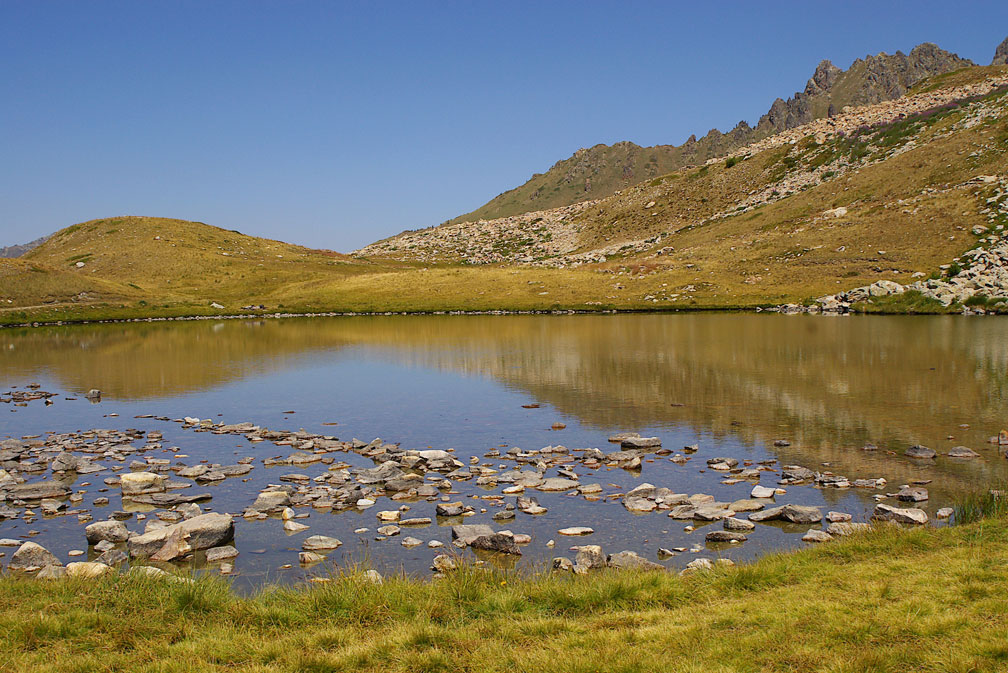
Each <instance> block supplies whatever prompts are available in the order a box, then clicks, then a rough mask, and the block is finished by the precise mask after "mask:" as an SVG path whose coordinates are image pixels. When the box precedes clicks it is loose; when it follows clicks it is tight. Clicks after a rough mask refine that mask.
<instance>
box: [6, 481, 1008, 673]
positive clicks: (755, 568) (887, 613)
mask: <svg viewBox="0 0 1008 673" xmlns="http://www.w3.org/2000/svg"><path fill="white" fill-rule="evenodd" d="M1002 510H1003V508H1002ZM960 514H961V516H962V517H963V518H964V519H965V520H971V521H970V522H969V523H966V524H964V525H960V526H955V527H949V528H943V529H932V528H919V529H913V530H903V529H898V528H895V527H888V526H886V527H881V528H880V529H877V530H875V531H872V532H869V533H866V534H861V535H857V536H854V537H851V538H848V539H844V540H840V541H836V542H833V543H828V544H825V545H822V546H819V547H816V548H811V549H805V550H802V551H799V552H794V553H782V554H774V555H769V556H766V557H764V558H762V559H760V560H759V561H757V562H755V563H752V564H748V565H744V566H739V567H735V568H719V569H717V570H714V571H707V572H702V573H697V574H694V575H691V576H688V577H678V576H675V575H671V574H665V573H633V572H606V573H601V574H595V575H591V576H587V577H577V576H570V575H567V576H559V575H543V576H538V577H525V578H523V577H518V576H515V575H509V574H499V573H496V572H492V571H483V570H479V569H475V568H468V569H465V570H463V571H460V572H458V573H456V574H454V575H452V576H450V577H448V578H445V579H443V580H439V581H432V582H418V581H416V580H409V579H405V578H386V580H385V582H384V583H383V584H381V585H375V584H371V583H369V582H367V581H365V580H363V579H362V578H360V577H356V576H346V577H338V578H335V579H334V580H333V581H332V582H330V583H328V584H324V585H317V586H313V587H311V588H304V587H302V588H297V587H295V588H281V587H270V588H267V589H265V590H263V591H262V592H261V593H259V594H257V595H254V596H252V597H239V596H237V595H236V594H234V593H233V592H232V591H231V589H230V587H229V586H228V585H227V583H226V582H224V581H223V580H217V579H203V580H200V581H197V582H196V583H194V584H192V585H188V584H183V583H172V582H166V581H156V580H150V579H142V578H136V577H132V576H125V575H123V576H118V577H111V578H107V579H102V580H92V581H80V580H73V581H61V582H56V583H44V582H39V581H34V580H28V579H18V578H14V577H4V578H2V579H0V670H3V671H10V672H15V671H88V672H93V671H186V672H189V671H224V670H228V671H232V670H249V671H357V670H360V671H383V672H384V671H463V670H465V671H541V670H550V671H556V670H563V671H586V672H587V671H599V670H605V671H612V672H621V671H643V670H661V671H810V670H829V671H964V672H965V671H993V670H1006V669H1008V641H1006V640H1005V638H1004V634H1005V633H1006V632H1008V603H1006V602H1005V601H1004V596H1005V592H1006V591H1008V526H1006V524H1008V519H1006V518H1005V514H1004V512H1003V511H1001V512H1000V513H992V512H991V511H990V507H989V502H986V501H983V500H974V501H971V502H970V503H967V505H966V506H965V507H964V508H963V509H961V510H960Z"/></svg>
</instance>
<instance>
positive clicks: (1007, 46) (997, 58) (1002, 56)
mask: <svg viewBox="0 0 1008 673" xmlns="http://www.w3.org/2000/svg"><path fill="white" fill-rule="evenodd" d="M991 65H1008V37H1006V38H1005V40H1004V42H1002V43H1001V44H999V45H998V47H997V49H995V50H994V60H993V61H991Z"/></svg>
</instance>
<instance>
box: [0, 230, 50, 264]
mask: <svg viewBox="0 0 1008 673" xmlns="http://www.w3.org/2000/svg"><path fill="white" fill-rule="evenodd" d="M48 240H49V237H48V236H43V237H42V238H36V239H35V240H34V241H31V242H30V243H22V244H21V245H8V246H7V247H5V248H0V257H3V258H7V259H11V258H14V257H20V256H21V255H24V254H26V253H28V252H31V251H32V250H34V249H35V248H37V247H39V246H40V245H42V244H43V243H45V242H46V241H48Z"/></svg>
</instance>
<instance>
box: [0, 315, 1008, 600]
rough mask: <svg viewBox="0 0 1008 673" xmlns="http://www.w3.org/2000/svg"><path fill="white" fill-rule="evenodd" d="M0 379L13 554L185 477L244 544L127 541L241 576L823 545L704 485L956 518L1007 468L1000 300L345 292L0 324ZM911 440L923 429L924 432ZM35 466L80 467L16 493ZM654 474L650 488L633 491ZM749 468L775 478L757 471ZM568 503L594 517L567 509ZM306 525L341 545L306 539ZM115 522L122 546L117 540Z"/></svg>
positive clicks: (147, 512) (5, 504)
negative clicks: (489, 540) (593, 305)
mask: <svg viewBox="0 0 1008 673" xmlns="http://www.w3.org/2000/svg"><path fill="white" fill-rule="evenodd" d="M0 385H2V391H0V399H2V401H3V402H4V404H2V405H0V440H4V444H3V446H4V447H5V448H4V449H0V469H2V470H4V472H3V473H0V538H6V539H7V544H8V546H7V547H0V552H6V554H5V556H6V559H7V560H9V559H10V557H11V554H12V553H13V551H14V550H15V549H16V547H15V546H12V545H13V544H14V542H15V541H16V542H17V543H20V542H22V541H24V540H32V541H34V542H36V543H38V544H40V545H42V546H44V547H45V548H46V549H48V550H50V551H51V552H52V553H53V554H55V555H56V556H57V557H58V558H59V560H60V561H61V562H62V563H64V564H66V563H68V562H73V561H82V560H94V559H96V558H99V557H100V556H101V554H102V553H103V551H102V550H101V549H96V548H95V545H89V544H88V541H87V540H86V538H85V528H86V526H88V525H90V524H93V523H94V522H98V521H103V520H107V519H110V518H113V516H115V517H116V518H117V519H119V520H121V521H122V522H123V523H124V524H125V526H126V527H127V528H128V530H129V533H130V535H131V536H134V535H140V534H142V533H143V532H144V531H145V530H154V529H156V528H158V527H163V526H170V525H174V524H176V523H177V522H178V521H179V520H181V519H182V518H183V516H186V517H189V516H191V515H192V514H194V513H195V510H194V509H193V507H192V504H184V505H180V503H183V502H184V501H186V500H192V501H195V505H196V506H198V507H199V508H200V509H199V512H203V513H206V512H213V513H227V514H231V515H233V517H234V534H233V541H229V542H227V544H229V545H233V546H234V548H235V550H236V551H237V556H233V557H230V558H226V559H218V560H216V561H208V560H207V555H206V550H205V549H194V550H192V551H191V552H190V553H185V554H180V555H179V557H178V558H177V559H176V560H173V561H165V562H160V563H158V562H154V561H149V560H140V559H137V558H130V559H129V560H128V561H125V564H127V565H128V564H131V563H151V564H155V565H160V566H161V567H162V568H164V569H172V568H174V569H176V570H177V571H178V570H182V571H186V572H190V571H194V572H213V573H220V572H224V573H226V574H228V575H229V576H231V577H233V581H234V583H235V585H236V586H237V587H239V588H243V589H246V590H248V589H254V588H255V587H258V586H262V585H263V584H266V583H270V582H301V581H304V580H306V579H310V578H313V577H314V578H318V577H323V578H324V577H326V576H328V575H329V574H330V573H333V572H339V571H341V570H346V569H348V568H357V567H368V568H373V569H375V570H377V571H378V572H379V573H382V574H388V573H399V572H402V573H407V574H409V575H413V576H417V577H429V576H430V575H431V573H432V571H431V564H432V561H433V559H434V558H435V557H436V556H438V555H440V554H448V555H450V556H453V557H454V556H458V557H461V558H463V559H469V560H470V561H480V562H484V563H495V564H499V565H505V566H508V567H515V568H518V569H529V570H536V569H543V568H548V567H550V564H551V562H552V560H553V559H554V558H556V557H567V558H571V559H573V558H574V556H575V553H576V551H575V550H574V549H573V548H575V547H577V546H579V545H584V544H592V545H600V546H601V547H602V549H603V550H604V551H605V552H606V553H610V554H612V553H616V552H620V551H624V550H628V551H632V552H635V553H636V554H638V555H639V556H640V557H642V558H644V559H647V560H648V561H651V562H654V563H660V564H662V565H664V566H666V567H668V568H669V569H679V568H682V567H684V566H685V565H686V564H688V563H689V562H691V561H693V560H695V559H697V558H709V559H711V560H715V559H718V558H727V559H731V560H733V561H734V562H736V563H737V562H741V561H744V560H746V559H748V558H751V557H754V556H757V555H760V554H765V553H768V552H774V551H780V550H787V549H792V548H797V547H801V546H803V545H806V544H811V543H810V542H805V541H803V540H802V538H803V536H805V535H806V534H807V533H808V531H809V530H810V529H821V530H825V529H826V527H827V526H828V521H826V520H825V519H824V520H823V521H821V522H816V523H812V524H809V523H796V522H792V521H789V520H787V519H781V518H780V517H776V518H771V519H767V520H765V521H761V522H759V523H756V524H755V526H754V527H752V528H751V530H748V531H747V532H745V534H744V538H745V539H744V540H737V541H734V542H714V541H708V540H707V533H709V532H711V531H716V530H724V528H725V526H724V518H725V517H724V515H722V516H713V517H711V518H710V519H707V518H706V517H694V516H692V513H691V512H690V511H689V508H690V507H692V508H693V509H696V510H703V511H705V512H707V511H708V510H710V509H711V508H713V509H715V510H716V509H719V508H720V509H724V510H726V511H727V512H728V515H730V516H734V517H735V518H737V519H746V518H747V517H748V516H749V515H751V514H753V513H755V512H756V511H757V510H762V511H766V510H768V509H772V508H774V507H779V506H781V505H788V504H790V505H800V506H814V507H817V508H819V510H820V511H821V513H822V514H823V516H824V517H825V516H826V515H827V514H828V513H830V512H838V513H842V514H849V515H850V517H851V520H852V521H853V522H855V523H857V522H867V521H870V520H871V518H872V516H873V513H874V512H875V509H876V506H877V505H878V504H880V503H881V504H885V505H889V506H891V507H894V508H908V507H912V508H917V509H920V510H923V511H924V512H926V514H927V516H928V523H927V524H926V525H947V523H948V522H949V519H948V518H945V516H944V513H943V515H942V517H939V515H938V514H939V510H941V509H942V508H946V507H949V506H952V505H954V504H955V503H956V501H957V499H958V498H960V497H961V496H963V495H965V494H967V493H972V492H975V491H978V490H981V489H984V488H992V487H995V486H997V485H999V484H1003V483H1005V482H1006V481H1008V460H1006V459H1005V450H1006V449H1008V446H1003V445H999V444H998V443H997V435H998V433H999V432H1000V431H1001V430H1002V429H1003V428H1005V427H1008V393H1006V391H1008V321H1006V320H1004V319H1000V318H996V317H972V318H966V317H961V316H853V317H823V316H783V315H776V314H754V313H683V314H622V315H501V316H491V315H480V316H451V315H439V316H377V317H362V316H355V317H343V318H305V319H237V320H196V321H169V322H150V323H130V324H96V325H75V326H53V327H38V328H24V329H5V330H0ZM91 390H99V391H100V397H97V396H95V395H93V394H92V396H91V399H89V398H88V397H87V395H88V393H89V391H91ZM621 433H622V434H621ZM632 433H637V435H639V437H640V438H645V439H646V441H635V440H634V439H633V434H632ZM620 436H622V437H623V438H624V440H629V441H624V442H622V445H621V442H620V441H619V437H620ZM992 437H994V441H993V442H992V441H991V438H992ZM376 438H380V439H376ZM651 438H656V439H651ZM611 439H613V440H616V441H610V440H611ZM659 444H660V445H659ZM911 447H927V448H928V449H931V450H932V451H933V454H934V455H933V457H928V456H929V455H930V452H922V451H920V450H917V451H911V452H910V453H911V454H912V455H907V451H908V450H909V449H911ZM959 447H966V448H968V449H970V450H972V452H974V453H975V454H976V455H975V456H970V457H952V456H949V455H948V454H949V453H950V452H952V453H958V454H960V455H966V456H969V454H968V453H965V452H963V451H962V449H961V448H959ZM954 449H955V450H954ZM914 455H918V456H921V455H923V456H924V457H913V456H914ZM797 467H800V468H806V469H805V470H800V469H797ZM376 468H378V469H376ZM78 469H79V471H78ZM130 472H148V473H151V474H154V475H159V476H160V479H157V480H155V481H154V482H153V486H152V487H151V491H152V492H155V493H160V494H161V495H160V496H159V498H160V499H159V498H154V499H151V498H149V497H148V498H143V497H140V498H131V497H127V496H124V495H123V493H122V489H123V487H124V484H123V483H121V479H120V477H121V475H123V474H127V473H130ZM4 473H6V474H4ZM810 474H811V476H809V475H810ZM803 476H804V478H796V477H803ZM39 483H48V484H53V485H55V486H56V488H57V489H58V488H59V487H63V488H65V492H63V493H62V494H60V497H55V498H53V497H50V498H47V499H46V500H45V501H43V502H40V501H39V500H37V499H36V500H32V499H30V498H27V497H19V496H18V495H17V493H25V492H26V491H25V490H24V486H25V485H30V484H39ZM390 484H391V485H390ZM643 484H649V485H651V486H653V487H654V489H648V488H647V487H645V488H642V489H638V490H637V491H636V492H634V491H633V489H635V488H637V487H640V486H641V485H643ZM757 485H760V486H762V487H766V488H767V489H769V490H770V491H771V493H772V495H771V496H770V497H764V498H755V499H754V498H752V497H751V496H752V495H753V489H754V487H755V486H757ZM904 487H909V488H904ZM18 488H20V489H21V490H20V491H18V490H16V489H18ZM553 488H556V489H557V490H553ZM901 490H904V491H905V492H914V493H916V497H915V499H914V500H913V501H911V502H905V501H904V500H906V499H907V498H903V499H902V500H901V498H900V497H899V496H898V495H897V494H898V493H899V492H900V491H901ZM278 491H282V492H283V494H281V495H279V496H277V498H279V499H280V500H281V501H282V502H281V503H280V504H279V505H276V503H277V502H278V501H277V500H276V499H273V500H272V501H271V503H272V505H274V506H271V507H265V506H263V505H262V503H263V502H265V501H266V500H270V498H266V499H265V500H260V493H263V492H267V493H273V494H274V495H275V494H276V493H277V492H278ZM631 492H633V493H635V495H631V497H629V498H628V497H627V494H628V493H631ZM921 492H923V494H924V495H925V496H926V499H920V497H919V496H920V495H921ZM284 494H285V495H286V497H284ZM148 495H149V494H148ZM190 496H191V497H190ZM257 501H258V502H259V503H260V505H259V506H256V503H257ZM457 503H461V506H459V505H458V504H457ZM718 503H720V504H718ZM746 503H748V504H746ZM438 505H441V506H442V507H441V508H440V509H441V512H442V514H444V513H448V514H449V515H441V514H439V513H438V509H439V508H438ZM684 508H686V509H684ZM285 510H286V511H285ZM459 511H461V514H458V513H455V514H452V513H453V512H459ZM183 513H184V514H183ZM732 513H733V514H732ZM285 514H286V520H285ZM670 515H671V516H670ZM756 518H758V517H756ZM838 518H843V517H838ZM460 524H465V525H474V524H483V525H486V526H490V527H491V528H492V530H493V531H494V532H497V531H501V530H508V531H511V532H512V533H513V534H514V536H512V539H513V540H514V542H515V543H516V544H511V545H510V549H511V553H507V552H506V551H505V552H504V553H501V551H499V550H498V551H490V550H484V549H473V548H471V547H467V546H465V545H464V544H462V545H461V546H460V544H461V543H457V544H456V543H453V527H454V526H458V525H460ZM569 527H586V528H590V529H591V530H592V531H593V532H591V533H589V534H584V535H577V536H571V535H564V534H561V533H560V532H559V531H560V530H561V529H565V528H569ZM293 529H297V530H293ZM379 529H381V530H379ZM315 535H322V536H327V537H332V538H337V539H338V540H339V541H340V542H341V544H340V546H339V547H338V548H335V549H326V550H322V551H319V552H318V553H317V556H318V557H321V558H315V557H311V556H308V557H305V556H302V554H301V552H302V551H303V546H304V544H305V540H307V539H308V538H309V537H310V536H315ZM505 537H507V536H506V535H505ZM410 538H412V539H410ZM826 544H828V542H826ZM108 546H109V545H106V547H108ZM115 547H116V549H119V550H121V551H124V552H126V556H129V555H130V554H129V553H128V552H129V546H128V545H127V543H125V542H122V541H120V542H117V543H116V544H115ZM515 550H517V551H520V554H518V553H514V551H515ZM306 559H307V562H303V561H305V560H306ZM4 561H5V559H4V558H3V557H0V566H2V565H4Z"/></svg>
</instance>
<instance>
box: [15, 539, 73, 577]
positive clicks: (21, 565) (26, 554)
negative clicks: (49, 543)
mask: <svg viewBox="0 0 1008 673" xmlns="http://www.w3.org/2000/svg"><path fill="white" fill-rule="evenodd" d="M61 565H63V564H62V563H60V560H59V559H58V558H56V556H55V555H54V554H53V553H52V552H50V551H49V550H48V549H46V548H45V547H43V546H42V545H40V544H36V543H35V542H25V543H24V544H22V545H21V546H20V547H19V548H18V550H17V551H16V552H14V555H13V556H11V560H10V563H9V564H8V565H7V568H8V570H20V571H22V572H35V571H38V570H41V569H42V568H45V567H46V566H61Z"/></svg>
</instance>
